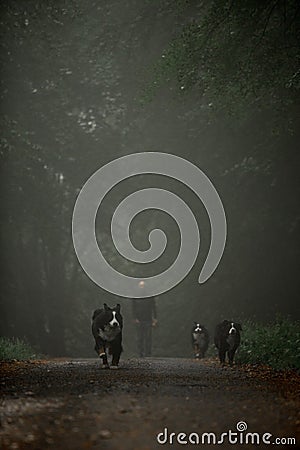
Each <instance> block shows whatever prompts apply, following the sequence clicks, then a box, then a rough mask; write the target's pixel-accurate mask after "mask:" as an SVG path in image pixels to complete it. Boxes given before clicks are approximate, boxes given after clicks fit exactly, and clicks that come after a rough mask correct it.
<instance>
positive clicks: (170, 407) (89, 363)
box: [0, 358, 300, 450]
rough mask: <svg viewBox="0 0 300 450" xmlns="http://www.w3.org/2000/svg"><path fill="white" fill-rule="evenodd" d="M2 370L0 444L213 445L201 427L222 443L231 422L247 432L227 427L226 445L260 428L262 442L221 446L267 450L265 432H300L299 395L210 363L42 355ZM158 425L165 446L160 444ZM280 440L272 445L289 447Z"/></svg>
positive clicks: (130, 449) (140, 448) (142, 449)
mask: <svg viewBox="0 0 300 450" xmlns="http://www.w3.org/2000/svg"><path fill="white" fill-rule="evenodd" d="M0 369H1V375H2V377H1V378H2V381H1V391H2V395H1V398H2V400H1V406H0V413H1V432H0V436H1V445H2V447H1V448H2V449H4V450H6V449H38V450H44V449H55V450H60V449H62V450H69V449H116V450H123V449H124V450H135V449H136V450H146V449H149V450H152V449H156V448H173V449H178V448H187V447H188V448H213V447H215V446H214V445H213V444H212V442H213V439H214V437H213V435H211V436H210V439H211V444H210V445H209V444H208V443H207V442H208V436H204V439H205V441H204V445H202V443H201V442H202V438H203V436H202V433H208V432H211V433H215V436H216V440H217V441H218V440H222V438H221V434H222V433H226V432H227V433H228V430H232V433H236V432H237V428H236V426H237V423H238V422H245V423H246V424H247V425H246V426H247V431H244V432H243V433H241V432H239V433H237V434H236V435H235V434H231V437H230V439H232V441H231V442H234V439H238V440H241V439H242V438H243V439H244V441H245V438H246V434H247V433H259V439H260V444H259V445H251V444H249V443H248V445H244V444H241V442H240V441H238V442H239V443H238V444H236V445H234V444H233V443H231V444H230V442H229V441H228V439H229V437H228V435H227V436H224V438H223V440H224V443H222V445H221V444H218V445H217V446H219V448H220V447H221V448H231V449H232V448H237V449H238V448H265V444H263V443H262V441H261V439H262V436H263V434H264V433H270V434H272V436H269V437H268V436H267V437H266V439H267V440H269V441H270V443H273V442H275V438H277V437H279V438H282V437H285V438H287V437H293V438H298V439H297V440H298V442H299V438H300V434H299V424H300V418H299V397H298V398H296V397H295V396H293V395H285V393H284V392H282V391H281V390H279V389H278V387H275V385H274V384H272V383H270V382H269V381H268V380H264V379H261V378H256V377H254V378H253V377H251V376H249V375H248V374H247V372H245V371H242V370H240V369H237V368H229V367H224V368H221V367H220V366H219V364H218V363H217V362H216V361H215V360H203V361H194V360H191V359H171V358H169V359H164V358H146V359H131V360H123V361H122V362H121V366H120V368H119V370H104V369H102V368H101V365H100V361H99V360H96V359H89V360H49V361H37V362H19V363H18V362H15V363H2V364H1V365H0ZM242 426H245V425H241V424H240V425H239V427H242ZM165 429H167V441H168V442H170V439H171V442H173V444H170V443H166V444H163V442H164V441H165V440H166V438H165V436H166V433H165V432H164V430H165ZM161 432H163V434H162V435H160V440H161V442H162V443H161V444H159V443H158V442H157V435H158V433H161ZM180 432H181V433H185V434H186V436H184V435H181V436H179V441H180V440H181V441H183V442H185V441H187V442H188V444H184V443H182V444H180V443H178V433H180ZM170 433H176V435H175V436H174V435H173V436H171V437H170ZM198 438H199V445H197V439H198ZM249 439H251V438H250V436H249ZM255 439H257V437H256V438H255ZM250 442H251V441H250ZM282 442H283V444H279V445H276V448H296V447H297V445H295V444H294V445H293V444H291V445H288V444H287V441H282Z"/></svg>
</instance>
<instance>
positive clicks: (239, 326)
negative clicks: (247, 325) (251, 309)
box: [235, 323, 243, 331]
mask: <svg viewBox="0 0 300 450" xmlns="http://www.w3.org/2000/svg"><path fill="white" fill-rule="evenodd" d="M235 326H236V328H237V329H238V330H239V331H243V329H242V325H241V324H240V323H236V324H235Z"/></svg>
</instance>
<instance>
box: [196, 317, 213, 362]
mask: <svg viewBox="0 0 300 450" xmlns="http://www.w3.org/2000/svg"><path fill="white" fill-rule="evenodd" d="M208 343H209V334H208V331H207V329H206V328H205V327H204V326H203V325H201V324H200V323H198V322H194V326H193V328H192V345H193V349H194V355H195V358H196V359H200V358H204V356H205V353H206V351H207V348H208Z"/></svg>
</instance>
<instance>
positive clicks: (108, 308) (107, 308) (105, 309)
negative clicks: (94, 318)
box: [103, 303, 110, 311]
mask: <svg viewBox="0 0 300 450" xmlns="http://www.w3.org/2000/svg"><path fill="white" fill-rule="evenodd" d="M103 306H104V311H109V310H110V307H109V306H107V304H106V303H104V304H103Z"/></svg>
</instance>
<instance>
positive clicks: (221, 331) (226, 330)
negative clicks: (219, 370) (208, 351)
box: [214, 320, 242, 366]
mask: <svg viewBox="0 0 300 450" xmlns="http://www.w3.org/2000/svg"><path fill="white" fill-rule="evenodd" d="M240 331H242V326H241V325H240V324H239V323H236V322H232V321H231V322H230V321H229V320H223V322H221V323H219V324H218V325H217V326H216V330H215V338H214V341H215V346H216V347H217V349H218V350H219V359H220V363H221V364H224V363H225V358H226V353H227V354H228V360H229V364H230V365H231V366H232V364H233V358H234V354H235V352H236V350H237V348H238V346H239V345H240V342H241V335H240Z"/></svg>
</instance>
